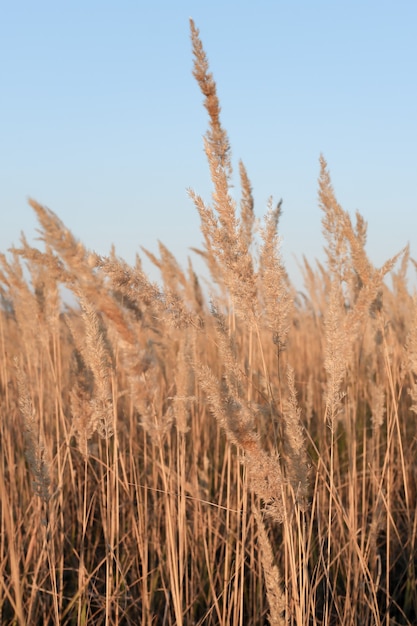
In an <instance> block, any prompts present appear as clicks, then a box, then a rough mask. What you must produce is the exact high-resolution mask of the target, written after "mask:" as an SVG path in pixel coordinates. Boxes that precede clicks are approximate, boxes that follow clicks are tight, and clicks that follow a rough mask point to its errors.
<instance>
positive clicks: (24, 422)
mask: <svg viewBox="0 0 417 626" xmlns="http://www.w3.org/2000/svg"><path fill="white" fill-rule="evenodd" d="M190 28H191V40H192V46H193V54H194V70H193V74H194V77H195V79H196V81H197V84H198V85H199V88H200V90H201V93H202V95H203V99H204V100H203V102H204V106H205V108H206V110H207V114H208V121H209V124H208V130H207V132H206V135H205V137H204V149H205V153H206V156H207V163H208V167H209V171H210V177H211V181H212V188H213V193H212V197H211V199H210V200H209V201H208V200H206V199H204V198H202V197H200V196H199V195H198V192H196V191H194V190H193V189H191V188H190V189H189V192H188V193H189V196H190V198H191V199H192V201H193V203H194V205H195V209H196V211H197V212H198V214H199V217H200V223H201V233H202V236H203V241H204V246H202V247H201V248H198V247H196V248H194V249H193V252H194V255H196V256H197V258H199V259H200V260H202V262H203V263H204V265H205V267H206V271H207V275H208V276H209V285H208V286H207V285H206V284H204V286H203V283H202V280H201V277H199V276H198V275H197V273H196V272H195V270H194V267H193V264H192V261H191V260H190V261H189V265H188V266H187V267H181V266H180V265H179V263H178V262H177V260H176V258H175V257H174V256H173V254H172V253H171V252H170V251H169V250H168V248H167V247H165V245H164V244H163V243H160V244H159V251H158V255H156V254H154V253H151V252H150V251H149V250H147V249H143V256H144V258H146V259H148V260H149V261H150V262H151V263H152V264H153V265H154V266H155V268H156V269H157V271H158V272H159V275H160V281H158V282H153V281H151V280H150V279H149V276H148V275H147V274H146V273H145V272H144V270H143V265H142V259H141V258H140V257H139V255H138V256H137V259H136V263H135V264H128V263H126V261H124V260H123V258H121V257H120V256H118V253H117V251H116V250H111V251H110V252H109V254H108V255H107V256H103V255H98V254H96V253H95V252H94V251H92V250H89V249H87V248H86V247H85V246H84V244H83V243H82V242H81V241H79V240H78V239H77V238H76V234H73V233H72V232H70V231H69V230H68V229H67V228H66V226H65V224H63V223H62V222H61V220H60V219H59V217H58V216H57V215H56V214H55V213H54V212H53V211H51V210H50V209H48V208H46V207H44V206H42V205H41V204H39V203H37V202H36V201H35V200H30V205H31V207H32V209H33V211H34V213H35V215H36V217H37V220H38V224H39V233H38V234H39V241H40V245H39V246H34V245H31V244H29V243H28V240H27V239H26V237H25V235H22V238H21V241H20V244H19V246H18V247H15V248H13V249H11V250H10V251H9V253H8V254H0V298H1V307H0V351H1V360H0V364H1V365H0V389H1V395H0V402H1V423H0V424H1V425H0V450H1V460H0V523H1V532H0V568H1V575H0V622H1V624H16V625H19V626H23V625H32V624H51V625H58V624H62V625H64V624H65V625H77V626H84V625H86V624H105V625H106V626H109V625H113V624H114V625H137V624H144V625H146V626H154V625H155V626H156V625H158V626H159V625H161V626H165V625H174V624H175V625H184V626H188V625H189V626H191V625H205V624H207V625H215V624H219V625H222V626H226V625H233V626H258V625H261V624H267V623H270V624H271V625H273V626H282V625H284V624H291V625H294V626H313V625H314V626H333V625H334V626H337V625H342V626H356V625H359V624H360V625H361V626H365V625H368V624H369V625H375V626H396V625H409V626H412V625H413V624H416V622H417V587H416V582H417V579H416V566H417V555H416V531H417V525H416V517H415V510H416V505H417V470H416V462H415V459H416V449H417V438H416V413H417V296H416V294H415V292H414V293H413V292H412V291H411V290H410V288H409V285H408V278H407V276H408V274H409V272H410V271H413V272H415V270H416V269H417V262H416V261H415V260H414V259H412V258H411V256H410V252H409V249H408V247H405V248H404V249H403V250H401V251H398V254H397V255H396V256H394V257H392V258H389V259H387V260H386V262H385V263H384V265H383V266H382V267H380V268H377V267H375V266H374V265H373V263H372V262H371V260H370V259H369V258H368V255H367V253H366V249H365V248H366V237H367V224H366V222H365V220H364V219H363V217H362V216H361V215H360V214H359V213H356V215H355V217H354V218H353V217H352V216H350V215H349V214H348V213H347V212H346V211H345V210H344V209H343V208H342V207H341V206H340V204H339V203H338V201H337V197H336V193H335V190H334V189H333V186H332V181H331V177H330V170H329V167H328V165H327V163H326V160H325V158H324V157H323V156H321V157H320V175H319V180H318V197H319V204H320V208H321V210H322V230H323V241H324V250H325V259H326V260H325V262H324V263H318V262H314V263H313V262H312V261H310V260H308V259H306V258H304V259H303V275H304V288H303V290H302V291H301V292H300V290H299V289H296V288H295V287H294V285H293V283H292V281H291V277H290V276H289V275H288V273H287V271H286V268H285V266H284V262H283V259H282V255H281V251H280V215H281V211H282V203H281V202H274V200H272V199H271V201H270V204H269V206H268V207H267V210H266V213H265V216H264V217H263V219H262V220H260V221H259V220H257V219H256V218H255V211H254V201H253V195H252V189H251V182H250V172H247V171H246V169H245V166H244V164H243V163H242V162H239V163H238V164H237V165H234V163H233V161H232V154H231V146H230V144H229V139H228V135H227V132H226V131H225V129H224V128H223V126H222V124H221V121H220V104H219V98H218V94H217V89H216V83H215V80H214V78H213V76H212V75H211V73H210V70H209V65H208V60H207V57H206V54H205V51H204V49H203V46H202V43H201V39H200V36H199V31H198V30H197V28H196V27H195V25H194V23H193V21H192V20H190ZM234 171H235V172H236V174H235V175H236V176H237V177H238V179H239V191H240V200H239V201H236V200H235V199H234V198H235V195H236V189H235V188H234V190H233V194H232V192H231V189H232V185H233V180H234V178H233V172H234ZM190 182H192V181H190ZM393 219H395V214H394V213H393ZM145 245H146V243H145ZM387 278H389V280H387ZM65 292H70V293H71V301H70V299H68V298H64V299H63V297H62V294H63V293H65Z"/></svg>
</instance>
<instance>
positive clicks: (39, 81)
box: [0, 0, 417, 285]
mask: <svg viewBox="0 0 417 626" xmlns="http://www.w3.org/2000/svg"><path fill="white" fill-rule="evenodd" d="M190 16H192V17H193V18H194V20H195V23H196V25H197V27H198V28H199V29H200V33H201V37H202V40H203V43H204V47H205V49H206V52H207V55H208V58H209V61H210V67H211V70H212V72H213V74H214V77H215V80H216V82H217V87H218V93H219V97H220V101H221V105H222V121H223V125H224V127H225V128H226V130H227V131H228V134H229V138H230V142H231V146H232V157H233V163H234V165H235V172H237V171H238V160H239V159H242V160H243V162H244V163H245V165H246V168H247V170H248V174H249V177H250V179H251V182H252V185H253V190H254V196H255V202H256V213H257V215H258V216H261V215H263V214H264V212H265V210H266V206H267V201H268V198H269V196H271V195H272V196H273V197H274V199H276V200H279V199H280V198H283V216H282V219H281V222H280V234H281V237H282V253H283V256H284V259H285V262H286V265H287V268H288V271H289V273H290V276H291V277H293V279H294V280H295V282H296V283H297V284H298V285H299V284H300V283H299V280H300V279H299V275H298V270H297V264H296V261H295V260H294V259H295V258H297V259H300V258H301V257H302V255H303V254H305V255H306V256H307V258H308V259H309V260H310V261H313V260H314V258H316V257H317V258H320V259H323V253H322V248H323V243H324V241H323V237H322V234H321V214H320V209H319V208H318V204H317V177H318V173H319V165H318V159H319V155H320V153H323V154H324V156H325V158H326V159H327V161H328V164H329V168H330V172H331V175H332V179H333V184H334V187H335V191H336V195H337V197H338V199H339V202H340V203H341V204H342V206H343V207H344V208H345V209H347V210H348V211H349V212H351V213H352V214H353V213H354V211H355V210H359V211H360V212H361V213H362V215H363V216H364V218H365V219H366V220H367V221H368V224H369V230H368V233H369V234H368V252H369V255H370V257H371V259H372V260H373V261H374V263H375V264H377V265H380V264H382V263H383V262H384V261H385V260H386V259H387V258H388V257H390V256H391V255H393V254H394V253H396V252H397V251H399V250H400V249H401V248H402V247H403V246H404V245H405V244H407V243H408V242H409V243H410V246H411V253H412V255H413V256H414V257H417V185H416V182H417V181H416V178H417V177H416V174H417V121H416V112H417V79H416V66H417V37H416V25H417V3H416V2H415V1H414V0H409V1H404V0H396V2H393V1H390V2H387V1H384V0H378V1H376V0H368V1H363V0H361V1H359V0H350V1H349V2H348V1H347V0H343V1H342V0H340V1H336V0H332V1H330V0H329V1H322V0H314V1H313V0H308V1H307V0H303V1H301V0H300V1H296V0H294V1H290V0H287V1H285V2H284V1H280V0H270V1H262V0H261V1H259V2H257V3H255V2H253V0H252V1H251V2H247V1H245V0H240V1H239V2H237V1H229V2H228V1H227V0H224V1H222V2H219V1H217V0H212V1H211V2H196V1H194V2H192V1H189V2H186V1H185V0H176V1H175V2H171V1H168V0H164V1H161V0H160V1H157V0H155V1H153V2H150V1H149V2H140V1H136V2H133V0H130V1H127V0H118V1H117V2H116V0H113V1H112V2H110V1H107V0H100V1H97V0H83V1H81V0H72V1H71V2H64V1H61V2H57V1H56V0H54V1H48V2H47V1H44V0H38V1H37V2H32V1H30V2H29V1H28V0H27V1H25V2H23V1H19V0H16V1H15V2H13V3H11V2H10V3H6V2H4V3H3V6H2V17H1V20H0V76H1V98H0V113H1V123H0V210H1V228H0V251H2V252H4V251H6V250H7V249H8V248H9V247H10V246H11V245H12V244H17V243H18V240H19V237H20V232H21V231H22V230H23V231H24V232H25V234H26V235H27V236H28V238H29V239H30V240H31V238H32V236H33V235H35V228H36V221H35V218H34V216H33V215H32V211H31V209H30V207H29V206H28V205H27V198H28V197H33V198H35V199H36V200H37V201H38V202H40V203H42V204H45V205H46V206H48V207H49V208H51V209H52V210H53V211H55V212H56V213H57V214H58V215H59V217H60V218H61V219H62V220H63V221H64V223H65V224H66V225H67V227H68V228H70V229H71V231H72V232H73V233H74V235H76V236H77V237H78V238H79V239H81V240H82V242H83V243H84V244H85V245H86V246H87V247H88V248H90V249H94V250H96V251H97V252H98V253H100V254H106V253H107V252H108V251H109V249H110V246H111V244H112V243H113V244H114V245H115V246H116V251H117V253H118V254H119V255H120V256H122V257H124V258H125V259H126V260H127V261H129V262H133V261H134V255H135V253H136V252H140V246H145V247H146V248H148V249H150V250H151V251H153V252H156V251H157V240H158V239H159V240H161V241H162V242H163V243H164V244H165V245H166V246H167V247H168V248H170V249H171V251H172V252H173V253H174V254H175V255H176V256H177V258H178V259H179V261H180V262H181V263H182V264H184V263H185V262H186V259H187V255H189V254H190V252H189V248H190V247H192V246H194V247H199V246H200V245H201V242H202V237H201V235H200V232H199V221H198V216H197V214H196V211H195V209H194V207H193V205H192V203H191V201H190V200H189V198H188V196H187V191H186V190H187V188H188V187H192V188H193V189H195V190H196V191H197V192H198V193H200V194H201V195H202V196H203V197H204V198H205V199H207V200H208V199H209V197H210V193H211V186H210V180H209V176H208V168H207V165H206V162H205V156H204V153H203V142H202V136H203V135H204V133H205V131H206V127H207V119H206V112H205V109H204V108H203V106H202V97H201V94H200V92H199V90H198V87H197V85H196V84H195V81H194V79H193V77H192V74H191V72H192V55H191V45H190V39H189V24H188V18H189V17H190ZM236 185H237V186H238V178H237V177H236Z"/></svg>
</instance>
